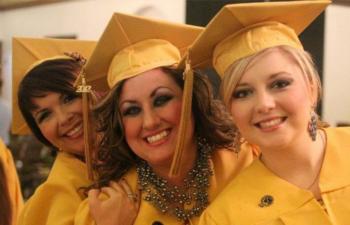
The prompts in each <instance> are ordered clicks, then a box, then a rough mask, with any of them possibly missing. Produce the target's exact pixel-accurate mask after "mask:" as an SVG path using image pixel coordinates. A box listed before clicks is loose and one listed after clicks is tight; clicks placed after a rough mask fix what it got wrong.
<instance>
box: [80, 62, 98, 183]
mask: <svg viewBox="0 0 350 225" xmlns="http://www.w3.org/2000/svg"><path fill="white" fill-rule="evenodd" d="M78 79H80V80H81V85H79V86H78V88H77V92H79V93H81V95H82V101H83V126H84V147H85V148H84V153H85V163H86V166H87V173H88V178H89V179H90V180H92V181H94V174H93V170H92V158H93V155H92V154H93V149H92V148H93V138H94V137H93V135H92V132H91V129H90V124H89V122H90V94H91V86H90V85H86V81H85V74H84V68H83V69H82V70H81V72H80V74H79V76H78Z"/></svg>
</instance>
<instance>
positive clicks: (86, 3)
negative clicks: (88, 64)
mask: <svg viewBox="0 0 350 225" xmlns="http://www.w3.org/2000/svg"><path fill="white" fill-rule="evenodd" d="M152 7H153V8H152ZM114 11H119V12H125V13H136V12H141V13H143V14H144V15H147V16H157V17H158V18H163V19H167V20H170V21H174V22H184V21H185V0H175V1H174V0H80V1H72V2H63V3H56V4H50V5H44V6H36V7H30V8H24V9H17V10H10V11H2V12H0V39H1V40H2V41H3V44H4V46H3V63H4V75H5V82H6V83H5V87H4V88H5V90H4V91H5V93H4V94H5V98H6V99H7V100H10V96H11V88H10V87H11V84H10V81H11V79H10V78H11V57H10V53H11V48H10V46H11V44H10V43H11V37H12V36H30V37H42V36H47V35H49V36H52V35H54V36H55V35H69V34H74V35H77V37H78V38H79V39H92V40H93V39H98V37H99V35H100V34H101V32H102V30H103V28H104V26H105V24H106V22H107V21H108V19H109V18H110V16H111V14H112V12H114ZM349 24H350V5H348V6H340V5H334V4H333V5H331V6H330V7H328V9H327V11H326V29H325V31H326V33H325V57H324V91H325V93H324V97H323V100H324V104H323V118H324V119H325V120H326V121H328V122H330V123H331V124H332V125H334V124H336V123H337V122H340V121H345V122H350V25H349Z"/></svg>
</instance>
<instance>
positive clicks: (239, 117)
mask: <svg viewBox="0 0 350 225" xmlns="http://www.w3.org/2000/svg"><path fill="white" fill-rule="evenodd" d="M249 110H250V109H249V105H248V104H244V103H242V102H232V103H231V106H230V112H231V115H232V119H233V122H234V123H235V124H236V125H237V126H238V127H240V126H242V124H244V123H245V122H247V120H248V117H249V116H248V115H249Z"/></svg>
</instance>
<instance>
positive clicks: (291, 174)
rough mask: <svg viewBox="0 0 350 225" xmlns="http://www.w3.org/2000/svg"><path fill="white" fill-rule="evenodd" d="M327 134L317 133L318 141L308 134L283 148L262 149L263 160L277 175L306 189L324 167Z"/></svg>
mask: <svg viewBox="0 0 350 225" xmlns="http://www.w3.org/2000/svg"><path fill="white" fill-rule="evenodd" d="M324 140H325V136H324V133H323V131H321V130H320V131H319V132H318V133H317V138H316V141H312V140H311V138H309V137H308V136H306V135H300V138H299V140H297V141H295V142H294V143H292V144H291V145H290V146H286V147H285V148H282V149H261V151H262V155H261V161H262V162H263V163H264V164H265V166H266V167H267V168H268V169H270V170H271V171H272V172H273V173H275V174H276V175H277V176H279V177H281V178H282V179H284V180H286V181H288V182H290V183H292V184H294V185H296V186H298V187H300V188H304V189H309V188H310V186H312V185H313V184H314V183H316V180H317V179H318V175H319V172H320V170H321V167H322V163H323V157H324V151H325V141H324Z"/></svg>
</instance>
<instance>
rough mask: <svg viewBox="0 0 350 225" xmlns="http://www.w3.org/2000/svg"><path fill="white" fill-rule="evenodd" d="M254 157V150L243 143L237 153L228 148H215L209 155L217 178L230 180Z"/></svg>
mask: <svg viewBox="0 0 350 225" xmlns="http://www.w3.org/2000/svg"><path fill="white" fill-rule="evenodd" d="M255 158H256V153H255V150H254V149H253V148H252V147H251V146H248V145H243V146H242V148H241V151H240V152H239V153H235V152H233V151H232V150H229V149H224V148H222V149H216V150H215V151H213V153H212V155H211V162H212V167H213V168H212V169H213V172H214V175H215V176H216V177H217V179H219V180H223V181H224V180H227V181H229V180H231V179H233V178H234V177H236V176H237V175H238V174H239V173H240V172H241V171H242V170H243V169H244V168H246V167H248V166H249V165H250V164H251V163H252V162H253V160H254V159H255Z"/></svg>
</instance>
